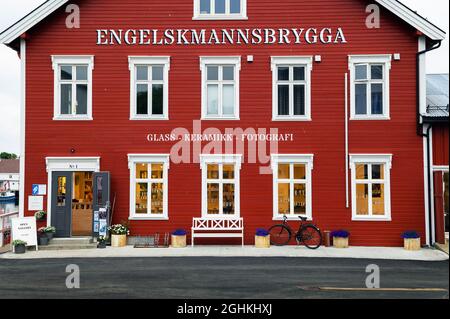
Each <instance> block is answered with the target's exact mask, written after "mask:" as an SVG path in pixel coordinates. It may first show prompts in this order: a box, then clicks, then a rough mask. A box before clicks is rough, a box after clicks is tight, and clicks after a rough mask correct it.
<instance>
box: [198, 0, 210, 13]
mask: <svg viewBox="0 0 450 319" xmlns="http://www.w3.org/2000/svg"><path fill="white" fill-rule="evenodd" d="M200 13H211V2H210V0H200Z"/></svg>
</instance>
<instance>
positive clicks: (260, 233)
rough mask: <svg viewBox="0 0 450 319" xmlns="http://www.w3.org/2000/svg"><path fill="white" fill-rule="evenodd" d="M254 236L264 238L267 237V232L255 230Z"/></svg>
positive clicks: (259, 229) (261, 229)
mask: <svg viewBox="0 0 450 319" xmlns="http://www.w3.org/2000/svg"><path fill="white" fill-rule="evenodd" d="M256 236H261V237H266V236H269V232H268V231H267V230H266V229H263V228H258V229H256Z"/></svg>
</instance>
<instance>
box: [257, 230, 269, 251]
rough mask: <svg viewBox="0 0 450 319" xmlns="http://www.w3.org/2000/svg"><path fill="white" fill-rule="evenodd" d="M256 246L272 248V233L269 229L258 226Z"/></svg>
mask: <svg viewBox="0 0 450 319" xmlns="http://www.w3.org/2000/svg"><path fill="white" fill-rule="evenodd" d="M255 247H256V248H270V234H269V232H268V231H267V230H265V229H262V228H258V229H257V230H256V233H255Z"/></svg>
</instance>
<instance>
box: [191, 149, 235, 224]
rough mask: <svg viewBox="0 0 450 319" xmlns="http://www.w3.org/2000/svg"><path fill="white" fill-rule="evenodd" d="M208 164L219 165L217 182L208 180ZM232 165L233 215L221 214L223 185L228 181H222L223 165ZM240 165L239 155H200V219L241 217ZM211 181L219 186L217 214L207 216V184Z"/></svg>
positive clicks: (228, 181)
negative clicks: (218, 210)
mask: <svg viewBox="0 0 450 319" xmlns="http://www.w3.org/2000/svg"><path fill="white" fill-rule="evenodd" d="M208 164H218V165H219V178H218V179H217V180H211V179H208ZM224 164H225V165H227V164H233V165H234V214H233V215H228V214H223V186H222V185H223V184H229V183H230V181H233V180H227V179H223V165H224ZM241 165H242V155H241V154H214V155H208V154H201V155H200V169H201V171H202V218H213V219H235V218H239V217H240V215H241V211H240V171H241ZM211 181H213V182H214V183H218V184H220V186H219V209H220V212H219V214H215V215H211V214H208V189H207V186H208V185H207V183H208V182H211Z"/></svg>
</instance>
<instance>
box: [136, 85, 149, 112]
mask: <svg viewBox="0 0 450 319" xmlns="http://www.w3.org/2000/svg"><path fill="white" fill-rule="evenodd" d="M147 105H148V85H147V84H138V85H137V101H136V106H137V110H136V114H148V107H147Z"/></svg>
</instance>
